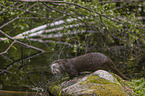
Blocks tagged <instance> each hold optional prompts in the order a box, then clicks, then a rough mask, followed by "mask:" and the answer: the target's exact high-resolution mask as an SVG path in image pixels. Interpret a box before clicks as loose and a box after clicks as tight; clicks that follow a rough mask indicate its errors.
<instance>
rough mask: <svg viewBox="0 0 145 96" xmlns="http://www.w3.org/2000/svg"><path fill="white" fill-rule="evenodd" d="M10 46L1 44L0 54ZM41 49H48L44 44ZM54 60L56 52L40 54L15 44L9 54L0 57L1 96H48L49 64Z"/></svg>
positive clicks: (35, 44)
mask: <svg viewBox="0 0 145 96" xmlns="http://www.w3.org/2000/svg"><path fill="white" fill-rule="evenodd" d="M32 43H33V42H32ZM8 46H9V44H5V43H3V42H0V53H1V52H3V51H4V50H6V48H7V47H8ZM34 46H37V43H35V42H34ZM37 47H38V46H37ZM39 48H43V49H44V50H47V49H48V47H47V46H45V45H44V44H39ZM54 59H55V52H45V53H40V52H38V51H36V50H33V49H29V48H25V47H23V46H20V45H17V44H15V45H14V47H12V48H11V49H10V50H9V51H8V54H3V55H1V56H0V96H40V94H44V95H48V90H47V88H48V82H49V79H50V76H51V74H50V69H49V64H50V63H51V62H52V61H53V60H54Z"/></svg>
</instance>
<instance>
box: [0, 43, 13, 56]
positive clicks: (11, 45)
mask: <svg viewBox="0 0 145 96" xmlns="http://www.w3.org/2000/svg"><path fill="white" fill-rule="evenodd" d="M15 42H16V40H14V41H13V42H12V43H11V45H10V46H9V47H8V48H7V49H6V50H5V51H4V52H1V53H0V55H2V54H5V53H7V52H8V50H9V49H10V48H11V47H12V46H13V44H14V43H15Z"/></svg>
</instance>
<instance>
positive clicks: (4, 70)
mask: <svg viewBox="0 0 145 96" xmlns="http://www.w3.org/2000/svg"><path fill="white" fill-rule="evenodd" d="M42 53H43V52H39V53H36V54H33V55H31V56H29V57H26V58H23V59H19V60H17V61H15V62H13V63H11V64H10V65H9V66H8V67H7V68H6V69H0V71H1V72H0V74H2V73H4V72H9V71H8V70H9V69H10V68H11V67H12V66H13V65H15V64H17V63H19V62H21V61H23V60H27V59H31V58H34V57H36V56H38V55H40V54H42ZM9 73H10V72H9Z"/></svg>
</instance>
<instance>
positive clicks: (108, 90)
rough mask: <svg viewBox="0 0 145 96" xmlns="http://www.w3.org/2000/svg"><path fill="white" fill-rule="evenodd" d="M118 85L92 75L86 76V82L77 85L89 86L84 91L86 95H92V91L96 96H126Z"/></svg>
mask: <svg viewBox="0 0 145 96" xmlns="http://www.w3.org/2000/svg"><path fill="white" fill-rule="evenodd" d="M118 83H119V82H118ZM118 83H117V84H116V83H112V82H110V81H109V80H106V79H103V78H100V77H98V76H95V75H94V76H88V78H87V80H86V81H84V82H81V83H79V84H81V85H88V86H89V88H88V89H87V90H85V91H84V93H86V94H92V91H93V93H94V94H96V95H97V96H127V94H126V93H125V92H124V91H123V90H122V88H121V87H120V86H119V85H118Z"/></svg>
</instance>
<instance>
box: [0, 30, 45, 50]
mask: <svg viewBox="0 0 145 96" xmlns="http://www.w3.org/2000/svg"><path fill="white" fill-rule="evenodd" d="M0 32H1V33H2V34H4V35H5V36H7V37H8V38H9V39H11V40H13V41H15V42H16V43H18V44H21V45H23V46H26V47H28V48H33V49H35V50H38V51H41V52H45V51H44V50H43V49H40V48H37V47H34V46H31V45H27V44H25V43H22V42H20V41H17V40H15V39H13V38H12V37H11V36H9V35H8V34H6V33H5V32H3V31H2V30H0Z"/></svg>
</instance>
